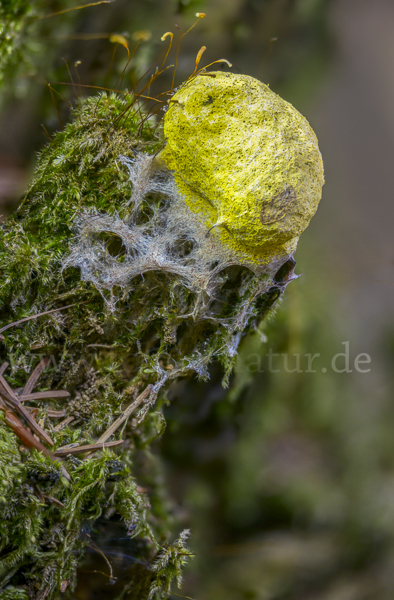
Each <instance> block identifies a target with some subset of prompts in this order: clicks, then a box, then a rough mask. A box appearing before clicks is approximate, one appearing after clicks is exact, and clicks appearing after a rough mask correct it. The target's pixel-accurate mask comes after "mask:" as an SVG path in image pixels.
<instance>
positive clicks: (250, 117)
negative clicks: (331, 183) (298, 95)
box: [161, 72, 324, 263]
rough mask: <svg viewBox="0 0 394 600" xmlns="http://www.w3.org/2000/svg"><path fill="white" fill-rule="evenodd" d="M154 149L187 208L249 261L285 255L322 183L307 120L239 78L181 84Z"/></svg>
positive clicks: (214, 75)
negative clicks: (162, 141)
mask: <svg viewBox="0 0 394 600" xmlns="http://www.w3.org/2000/svg"><path fill="white" fill-rule="evenodd" d="M164 133H165V137H166V138H167V146H166V148H165V149H164V150H163V152H162V153H161V158H162V159H163V161H164V163H165V164H166V166H167V167H168V168H169V169H171V170H172V171H173V174H174V178H175V182H176V185H177V187H178V190H179V191H180V193H181V195H182V196H183V197H184V198H185V200H186V202H187V204H188V206H189V207H190V208H191V210H192V211H193V212H195V213H197V214H198V215H200V217H201V218H202V219H203V221H204V222H205V224H206V225H207V226H208V227H214V230H215V231H216V234H218V235H220V238H221V240H222V241H223V242H224V243H225V244H227V245H228V246H229V247H231V248H232V249H233V250H235V251H236V252H237V253H240V254H241V255H243V256H244V257H245V256H246V257H247V258H249V259H250V260H251V261H252V262H255V263H256V262H257V263H267V262H270V261H271V260H272V259H274V258H278V257H279V256H282V255H286V254H290V253H291V252H292V251H293V250H294V249H295V246H296V243H297V240H298V236H299V235H300V233H301V232H302V231H303V230H304V229H305V228H306V227H307V225H308V224H309V221H310V219H311V218H312V216H313V215H314V213H315V212H316V209H317V205H318V203H319V200H320V198H321V188H322V186H323V183H324V176H323V163H322V158H321V155H320V152H319V148H318V145H317V139H316V135H315V133H314V132H313V130H312V128H311V127H310V125H309V123H308V122H307V120H306V119H305V118H304V117H303V116H302V115H301V114H300V113H299V112H298V111H297V110H296V109H295V108H294V107H293V106H292V105H291V104H289V103H288V102H285V100H283V99H282V98H280V97H279V96H277V95H276V94H274V93H273V92H272V91H271V90H270V89H269V88H268V87H267V86H266V85H264V84H263V83H261V82H260V81H257V80H256V79H253V78H252V77H248V76H246V75H234V74H231V73H220V72H217V73H208V74H205V75H200V76H198V77H196V78H194V79H192V80H191V81H190V82H189V83H186V84H185V85H184V86H183V87H182V88H181V89H180V90H179V91H178V92H177V93H176V94H175V95H174V96H173V98H172V101H171V103H170V108H169V109H168V111H167V114H166V116H165V123H164Z"/></svg>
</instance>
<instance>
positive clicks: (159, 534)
mask: <svg viewBox="0 0 394 600" xmlns="http://www.w3.org/2000/svg"><path fill="white" fill-rule="evenodd" d="M131 104H132V103H131V98H130V96H119V95H116V94H111V95H105V94H104V95H101V96H97V97H95V98H88V99H86V100H84V101H81V102H80V103H79V104H78V106H77V107H76V110H75V111H74V115H73V119H72V121H71V122H70V124H69V125H67V126H66V127H65V128H64V130H63V131H61V132H59V133H58V134H56V135H55V136H54V138H53V140H52V141H51V143H50V144H48V146H47V147H46V148H44V150H43V151H42V152H41V154H40V156H39V158H38V162H37V168H36V171H35V173H34V177H33V180H32V183H31V185H30V187H29V189H28V191H27V194H26V197H25V199H24V201H23V202H22V204H21V206H20V208H19V210H18V211H17V213H16V215H15V216H14V218H12V219H11V220H9V221H8V222H7V223H6V224H5V225H4V226H2V230H1V236H0V277H1V282H2V284H1V288H0V306H1V319H0V328H1V327H4V326H7V325H8V324H10V323H12V322H15V321H18V320H20V319H24V318H26V317H31V316H34V315H37V318H34V319H31V320H28V321H26V322H22V323H21V324H19V325H17V326H13V327H11V328H8V329H7V330H5V331H3V335H4V338H5V339H4V341H3V342H2V344H1V355H2V359H3V360H8V361H9V363H10V367H9V368H8V370H7V371H6V373H5V375H6V378H7V380H8V382H9V384H10V385H12V386H13V387H14V388H18V387H21V386H23V385H24V384H25V383H26V380H27V378H28V374H29V373H31V371H32V370H33V368H34V367H35V366H36V365H37V363H38V362H39V360H40V359H41V358H42V357H43V356H50V357H51V362H50V365H49V367H48V368H47V369H46V370H45V372H44V373H43V375H42V376H41V378H40V387H39V389H41V390H45V389H66V390H67V391H68V392H70V394H71V399H69V400H64V399H63V400H59V399H53V400H50V399H49V400H45V401H39V400H33V401H31V402H30V403H29V404H30V405H31V406H36V407H37V408H38V417H37V418H38V419H44V421H43V422H44V427H45V430H46V431H47V432H48V433H49V435H50V436H51V437H52V439H53V441H54V448H55V449H56V448H59V447H62V446H65V445H68V444H73V443H74V444H75V443H79V444H81V445H83V444H90V443H94V442H96V441H97V439H98V438H99V436H100V435H101V434H102V433H103V432H104V431H105V430H106V429H107V428H108V426H109V425H110V424H111V423H112V422H113V421H114V420H115V419H116V418H117V417H119V415H120V414H121V413H122V408H124V407H125V406H127V405H129V404H130V403H131V402H132V401H133V400H134V399H135V398H136V397H137V396H138V394H140V393H141V392H142V391H143V390H144V389H146V387H147V386H148V385H150V386H152V387H151V388H150V394H149V395H148V396H147V399H146V401H145V403H143V404H142V405H141V406H140V408H139V409H138V411H136V412H135V414H133V415H132V417H131V419H129V423H128V424H126V423H125V424H124V425H123V426H122V428H120V429H119V430H117V431H116V432H115V433H114V434H113V435H112V436H111V438H110V439H111V440H114V439H123V440H124V444H123V445H122V446H119V447H117V449H116V450H115V451H109V450H104V451H102V452H99V453H97V454H95V455H94V456H93V457H91V458H89V459H88V460H80V458H72V457H69V458H68V459H66V460H65V461H64V466H65V467H66V469H67V471H68V472H69V475H70V481H67V480H66V479H65V478H64V477H63V475H62V472H61V470H60V465H59V463H58V462H53V461H52V460H51V459H50V458H49V457H48V456H46V455H44V454H42V453H41V452H37V451H34V452H33V454H31V455H30V454H29V453H26V452H21V451H20V449H19V448H18V446H17V445H16V443H15V436H14V434H13V433H11V432H10V430H8V429H7V427H6V425H1V428H0V435H2V436H3V440H4V442H3V452H4V455H3V457H2V458H3V459H4V463H5V466H4V467H3V468H4V469H5V475H4V481H5V482H6V483H5V484H3V488H2V490H1V494H0V495H1V497H2V498H4V501H5V506H6V510H5V511H4V512H3V513H2V517H1V519H0V528H1V533H2V536H1V537H2V544H3V545H2V546H1V550H0V552H1V554H0V569H1V570H2V571H1V572H2V573H3V581H4V582H5V583H4V586H5V588H4V589H5V590H6V589H7V588H6V586H7V585H8V586H10V585H13V586H15V585H16V586H19V587H18V589H19V590H22V591H21V593H22V592H23V590H26V591H27V593H28V596H29V598H48V599H55V598H57V597H58V594H59V590H60V589H65V588H67V589H68V590H69V591H70V590H72V589H73V587H74V586H75V581H76V579H75V574H76V569H77V566H78V564H79V563H80V561H81V560H82V557H83V551H84V547H85V545H86V543H87V540H86V538H84V536H83V535H82V534H81V532H82V531H83V529H84V528H85V527H86V526H89V527H93V526H94V524H95V523H96V521H97V519H98V518H100V519H101V520H103V519H104V521H105V522H106V523H107V524H108V526H109V527H110V526H111V522H112V521H114V520H115V521H116V520H117V519H121V520H122V522H123V523H124V528H125V533H126V535H129V536H130V537H134V538H136V539H139V540H140V543H141V545H140V547H139V556H140V562H139V563H136V564H135V565H134V567H133V568H132V569H131V571H130V572H129V573H128V577H129V579H130V581H132V582H133V584H132V585H131V587H130V586H129V588H127V589H126V588H125V591H124V594H126V595H123V596H122V597H125V598H126V597H127V598H137V597H138V598H139V599H142V598H143V597H147V595H148V593H149V590H151V592H150V594H151V597H152V598H153V597H156V596H157V595H158V594H159V595H160V594H161V593H162V592H161V591H159V590H164V592H163V593H164V596H166V595H168V590H169V586H170V582H171V580H172V579H173V578H174V577H176V578H178V579H179V578H180V576H181V574H180V572H181V568H182V567H183V566H184V563H185V561H186V560H187V556H188V554H187V552H186V551H183V541H182V540H183V538H181V541H180V542H179V543H176V544H175V545H174V546H171V545H167V544H168V540H169V539H170V538H171V535H172V529H173V528H174V524H173V521H172V520H171V518H170V516H169V511H168V501H167V496H166V492H165V490H164V488H163V478H162V469H161V466H160V464H159V463H158V458H157V457H155V454H154V453H152V452H151V449H150V448H151V446H152V444H153V443H154V441H155V439H157V438H158V437H159V436H160V435H162V433H163V431H164V426H165V421H164V418H163V415H162V407H163V405H164V404H165V402H166V397H165V389H166V386H167V385H168V383H169V382H170V381H171V380H174V379H177V378H179V377H185V376H190V375H193V374H194V375H197V376H198V377H200V378H206V377H207V376H208V371H207V366H208V365H209V363H210V362H211V361H212V360H213V359H215V358H216V359H217V360H219V361H220V362H221V363H222V365H223V367H224V382H227V381H228V376H229V373H230V371H231V369H232V367H233V363H234V356H235V354H236V348H237V345H238V343H239V341H240V339H241V336H242V335H243V333H244V331H246V330H247V329H249V328H251V327H255V326H256V325H257V323H258V322H259V320H260V319H261V318H263V317H264V315H265V313H266V312H267V310H269V308H270V307H271V306H272V304H273V303H274V302H275V300H276V299H277V297H278V296H279V295H280V293H281V291H283V289H284V287H285V286H286V283H287V281H288V280H289V277H288V274H289V272H288V271H286V273H285V274H284V275H285V276H284V277H282V276H281V277H276V279H275V276H274V273H275V269H277V268H278V266H280V264H282V262H283V259H282V262H281V261H279V263H278V264H276V266H275V264H274V266H273V269H274V270H273V271H272V273H262V274H256V273H254V272H253V271H252V270H250V269H248V268H246V267H241V266H239V265H237V264H232V263H231V262H230V263H229V262H228V251H227V250H226V249H224V250H222V249H221V245H220V242H218V241H217V240H216V239H215V238H214V237H210V236H209V235H208V234H207V230H206V227H205V226H202V225H201V224H200V223H199V221H198V220H196V219H195V217H194V215H193V213H192V212H191V211H190V210H189V208H188V207H187V206H186V204H185V203H184V200H183V199H182V198H179V196H178V195H177V193H176V192H175V191H174V186H173V184H172V180H171V176H170V175H169V173H168V172H164V171H162V170H161V168H160V165H159V164H158V163H157V161H156V160H155V158H154V156H155V154H156V153H157V152H158V151H159V150H160V149H161V148H162V147H163V143H164V141H163V135H162V132H161V129H160V127H158V128H156V126H154V124H153V123H152V122H150V121H149V120H148V119H144V118H141V113H140V111H139V110H138V109H135V107H132V106H131ZM182 207H183V208H182ZM182 227H183V228H184V229H182ZM179 228H180V229H179ZM182 231H183V232H184V233H182ZM193 236H194V237H193ZM131 238H132V239H131ZM160 253H161V254H160ZM226 261H227V262H226ZM136 265H137V267H138V265H140V266H139V267H138V269H137V267H136ZM285 270H286V269H285ZM290 279H291V277H290ZM54 309H61V310H55V312H51V313H49V314H44V315H42V316H38V315H39V314H40V313H41V312H46V311H49V310H54ZM153 405H154V410H152V406H153ZM49 408H50V409H52V410H53V409H55V410H64V411H65V414H66V415H67V417H72V420H70V422H69V423H68V425H67V426H66V427H64V428H63V429H57V428H56V427H55V426H56V421H55V420H54V418H53V417H51V416H50V413H48V409H49ZM0 441H1V438H0ZM0 447H1V443H0ZM11 482H12V483H11ZM137 482H138V485H139V486H141V488H142V489H145V490H146V492H145V491H144V492H141V491H138V490H139V489H140V488H138V487H137ZM49 498H54V499H55V502H53V501H51V500H49ZM27 531H28V532H29V534H28V535H26V532H27ZM142 563H143V564H144V565H148V566H149V565H151V566H152V565H154V567H152V568H153V570H152V568H150V567H144V568H142V567H141V564H142ZM138 590H139V591H138ZM18 593H19V592H18ZM133 594H134V595H133ZM135 594H137V595H135ZM138 594H139V595H138Z"/></svg>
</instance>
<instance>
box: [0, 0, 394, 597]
mask: <svg viewBox="0 0 394 600" xmlns="http://www.w3.org/2000/svg"><path fill="white" fill-rule="evenodd" d="M36 4H37V6H36V7H34V8H33V9H32V13H31V14H30V13H29V14H28V18H27V21H26V22H27V25H26V28H25V30H24V31H22V32H21V33H20V32H19V33H18V35H20V38H18V40H17V47H18V52H19V53H20V58H21V60H19V62H18V63H15V64H13V63H12V61H11V62H10V63H9V64H8V65H6V66H7V68H6V70H5V73H6V76H5V77H4V78H3V80H2V81H0V85H1V88H0V91H1V98H0V197H1V207H0V213H1V214H2V215H3V218H6V217H7V216H8V215H9V214H11V213H12V211H13V210H15V207H16V206H17V204H18V201H19V198H20V196H21V195H22V194H23V191H24V189H25V188H26V185H27V184H28V181H29V178H30V176H31V173H32V171H33V168H34V161H35V155H36V152H37V150H39V149H40V147H42V145H43V144H45V143H46V139H47V138H46V136H47V135H48V134H51V133H52V132H53V131H56V130H57V129H59V128H60V127H61V125H60V122H62V123H65V122H66V121H67V119H68V118H69V104H70V103H71V104H72V102H73V101H75V96H78V95H84V94H88V93H95V89H94V88H93V89H92V88H90V87H83V86H92V85H98V86H105V87H108V88H113V87H115V88H116V87H117V86H118V87H119V86H120V87H121V88H122V89H127V88H128V89H131V88H132V87H133V85H134V84H135V83H136V82H137V81H138V80H139V78H140V77H141V76H142V75H143V73H144V72H145V71H146V70H147V69H148V68H149V66H150V64H151V62H152V61H153V60H154V59H155V58H156V57H157V56H158V55H159V54H160V52H163V49H164V48H166V47H167V46H166V44H167V42H168V39H167V40H166V41H165V42H162V41H160V38H161V36H162V35H163V34H164V33H165V32H167V31H172V32H174V33H176V31H177V29H176V27H175V24H176V25H178V26H179V27H180V29H181V31H182V32H185V31H186V30H187V29H188V28H189V27H190V26H191V25H192V24H193V23H194V22H195V16H194V15H195V13H196V12H205V13H206V17H205V18H204V19H201V20H200V22H199V23H198V24H197V25H196V26H195V27H194V28H193V29H192V30H191V31H190V32H189V33H188V34H187V35H186V36H185V37H184V38H183V39H182V45H181V50H180V54H179V61H178V69H177V74H176V79H175V84H177V83H178V84H179V83H181V82H182V81H183V80H184V79H185V78H186V77H188V76H189V75H190V73H191V72H192V71H193V69H194V63H195V57H196V55H197V52H198V50H199V49H200V47H201V46H203V45H204V46H206V47H207V50H206V52H205V54H204V56H203V59H202V62H201V65H200V66H203V65H206V64H208V63H210V62H211V61H214V60H217V59H221V58H225V59H228V60H229V61H230V62H231V63H232V64H233V67H232V70H233V72H240V73H245V74H248V75H251V76H253V77H256V78H258V79H260V80H261V81H263V82H265V83H268V84H269V85H270V87H271V88H272V89H273V91H275V92H277V93H279V94H280V95H282V96H283V97H284V98H285V99H286V100H288V101H289V102H291V103H293V104H294V105H295V107H296V108H297V109H298V110H300V112H302V113H303V114H304V115H305V116H306V117H307V118H308V120H309V121H310V123H311V125H312V127H313V128H314V130H315V132H316V134H317V137H318V140H319V144H320V149H321V152H322V155H323V160H324V163H325V172H326V185H325V187H324V192H323V199H322V202H321V205H320V207H319V209H318V212H317V214H316V216H315V217H314V218H313V220H312V222H311V224H310V226H309V228H308V229H307V230H306V232H305V233H304V234H303V235H302V237H301V239H300V242H299V246H298V250H297V253H296V260H297V273H298V274H302V276H301V277H300V278H299V279H297V280H296V281H294V282H292V283H291V285H290V286H289V287H288V288H287V290H286V294H285V296H284V299H283V302H282V304H281V306H280V307H279V309H278V310H277V312H276V315H275V317H274V318H272V319H271V320H270V321H269V323H265V324H264V326H263V327H262V328H261V329H259V331H257V332H256V333H255V334H253V335H250V336H248V337H247V338H245V339H244V340H243V343H242V346H241V352H240V356H239V359H238V362H237V366H236V370H235V374H234V376H233V378H232V380H231V384H230V388H229V389H228V390H223V388H222V387H221V385H220V377H221V373H220V369H219V368H218V367H215V366H214V367H213V368H212V373H211V380H210V381H209V382H208V383H205V384H203V383H198V382H196V381H191V382H183V383H182V384H179V385H178V386H177V387H176V388H174V389H172V390H171V393H170V397H171V399H172V404H171V407H170V408H169V409H168V410H167V415H166V416H167V420H168V427H167V431H166V433H165V435H164V437H163V438H162V440H161V443H160V447H158V448H157V451H158V452H160V453H161V455H162V456H163V457H164V458H163V462H164V466H165V478H166V481H167V485H168V487H169V500H168V503H169V510H170V511H171V514H172V515H173V518H174V522H175V523H176V524H177V527H179V529H181V528H183V527H190V528H191V530H192V538H191V547H192V548H193V551H194V552H195V555H196V556H195V558H194V561H193V562H192V564H191V565H190V567H189V568H188V570H187V572H186V576H185V581H184V586H183V587H182V589H181V591H179V592H178V591H177V590H175V591H176V593H174V595H173V598H174V599H175V598H177V597H179V595H178V594H181V597H191V598H194V599H199V600H222V599H223V600H224V599H226V600H285V599H288V600H301V599H302V600H312V599H313V600H390V599H393V598H394V398H393V391H394V374H393V358H394V320H393V316H392V306H393V301H394V272H393V271H394V245H393V235H392V226H393V221H394V202H393V200H394V192H393V189H394V186H393V179H392V176H393V171H394V168H393V163H394V108H393V107H394V69H393V54H394V3H393V2H392V0H374V2H370V1H369V0H331V1H329V0H177V1H174V0H116V1H114V2H111V3H108V4H102V5H98V6H95V7H90V8H86V9H81V10H76V11H70V12H64V9H65V6H67V7H73V6H74V7H75V6H78V3H77V2H71V1H70V2H60V1H59V2H53V1H47V2H41V3H38V2H37V3H36ZM59 11H62V13H61V14H58V15H54V16H52V17H50V18H45V19H42V18H41V17H42V16H43V15H45V16H47V15H49V14H51V13H56V12H59ZM37 16H38V17H40V19H38V20H37ZM29 19H30V20H29ZM113 34H118V35H122V36H124V40H126V41H127V44H128V45H129V48H130V52H131V51H132V49H133V48H134V47H135V45H136V44H137V43H138V44H139V47H138V49H137V51H136V53H135V55H134V58H133V60H132V62H131V63H130V68H129V69H128V71H127V73H126V75H125V76H124V77H123V81H121V82H120V80H119V77H122V70H123V68H124V67H125V64H126V61H127V51H126V48H125V47H124V46H122V44H116V43H114V40H113V38H112V40H111V36H113ZM114 51H115V53H114ZM63 59H65V60H63ZM174 60H175V57H174V55H173V53H172V54H171V56H170V62H171V61H172V62H174ZM217 68H227V67H225V66H224V65H223V64H219V66H218V67H217ZM171 79H172V72H171V71H168V72H167V73H166V74H165V75H163V76H162V79H161V82H160V83H158V85H157V89H155V90H152V93H153V92H160V91H162V90H165V89H168V88H170V87H171ZM72 81H74V85H70V83H71V82H72ZM48 82H52V83H51V85H50V86H49V85H48ZM270 352H271V355H270V354H269V353H270ZM340 353H341V354H342V355H341V356H337V355H338V354H340ZM308 355H311V357H312V356H313V355H318V356H315V358H314V359H313V362H312V364H311V363H310V360H311V357H310V358H309V359H308ZM360 355H361V356H360ZM357 357H358V358H357ZM99 537H100V536H98V538H99ZM97 543H98V542H97ZM100 547H101V549H102V551H103V552H105V554H106V556H107V557H108V559H109V560H110V561H111V562H112V563H113V568H114V570H115V572H116V575H117V576H118V578H119V580H120V581H122V579H123V582H125V580H126V578H127V565H128V563H129V562H130V561H132V560H133V558H132V547H131V546H127V543H123V546H122V544H121V543H120V542H119V540H116V539H114V538H111V539H104V536H103V539H102V540H101V546H100ZM100 560H101V559H100V557H99V556H98V555H97V554H95V557H94V562H95V565H96V568H97V569H98V570H100V569H101V570H105V562H103V563H102V564H101V563H100ZM107 583H108V579H107V578H105V577H104V576H102V575H100V574H97V575H96V576H95V581H94V582H92V577H91V576H86V577H84V576H83V574H82V573H81V582H80V585H79V587H78V589H77V591H76V593H75V594H76V595H75V598H76V599H79V600H82V599H88V598H102V599H104V598H108V599H110V598H114V590H113V588H111V586H109V585H107Z"/></svg>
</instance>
